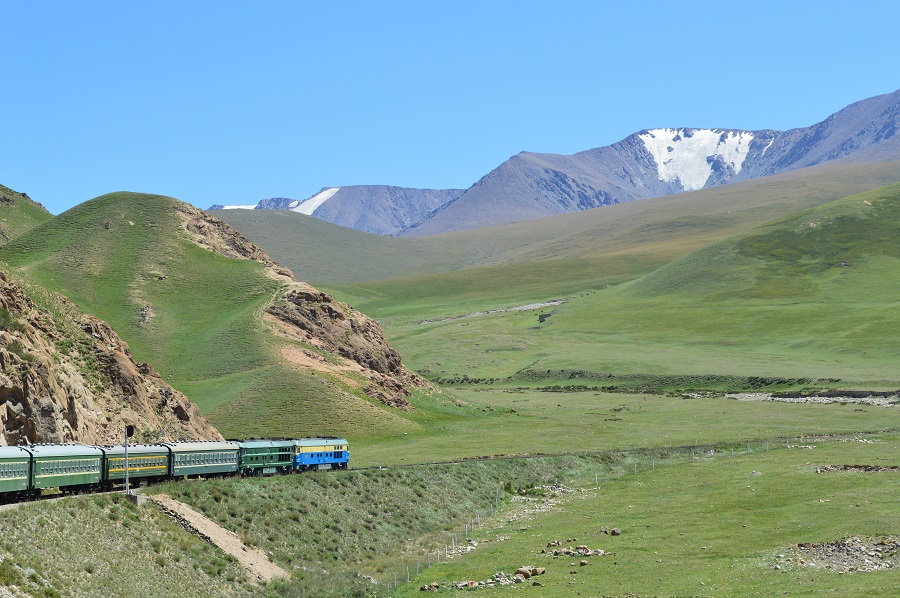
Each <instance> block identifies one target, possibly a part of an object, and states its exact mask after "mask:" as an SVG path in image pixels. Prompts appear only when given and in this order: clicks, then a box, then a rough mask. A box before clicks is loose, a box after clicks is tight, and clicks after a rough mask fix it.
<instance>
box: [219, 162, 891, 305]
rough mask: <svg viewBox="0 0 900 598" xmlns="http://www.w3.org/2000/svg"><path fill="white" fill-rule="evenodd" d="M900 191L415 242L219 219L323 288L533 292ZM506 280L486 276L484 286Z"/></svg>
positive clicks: (781, 191) (884, 167)
mask: <svg viewBox="0 0 900 598" xmlns="http://www.w3.org/2000/svg"><path fill="white" fill-rule="evenodd" d="M898 181H900V165H898V164H897V163H891V164H877V165H866V166H858V165H854V166H852V167H848V166H834V165H827V166H821V167H816V168H809V169H804V170H802V171H798V172H792V173H787V174H783V175H779V176H774V177H768V178H766V179H758V180H754V181H747V182H745V183H739V184H734V185H727V186H724V187H719V188H713V189H706V190H702V191H698V192H694V193H685V194H681V195H676V196H670V197H661V198H656V199H648V200H643V201H638V202H631V203H628V204H622V205H617V206H609V207H604V208H599V209H595V210H587V211H584V212H577V213H574V214H565V215H562V216H555V217H550V218H542V219H540V220H535V221H529V222H521V223H518V224H513V225H507V226H499V227H490V228H484V229H476V230H471V231H464V232H460V233H453V234H447V235H437V236H433V237H425V238H416V239H406V238H391V237H382V236H378V235H370V234H366V233H361V232H358V231H353V230H349V229H345V228H342V227H339V226H335V225H332V224H329V223H327V222H323V221H321V220H318V219H316V218H312V217H309V216H305V215H303V214H297V213H295V212H276V211H271V210H221V211H217V212H215V215H216V216H218V217H220V218H222V219H224V220H226V221H227V222H229V223H230V224H232V225H233V226H234V227H235V228H237V229H238V230H239V231H241V233H242V234H244V235H245V236H246V237H248V238H249V239H251V240H253V241H254V242H255V243H257V244H258V245H260V246H261V247H263V248H264V249H265V250H266V251H267V252H268V253H269V254H270V255H271V256H272V257H273V258H274V259H275V260H276V261H278V262H279V263H281V264H284V265H286V266H288V267H289V268H291V269H292V270H293V271H294V273H295V274H296V275H297V276H298V278H301V279H303V280H307V281H309V282H311V283H312V284H314V285H317V286H321V285H326V284H327V285H332V286H333V285H343V284H358V283H365V282H369V281H379V280H383V279H395V278H408V277H420V276H426V275H431V274H441V273H446V272H451V271H455V270H460V269H463V268H473V267H479V266H480V267H490V266H501V267H502V268H505V267H507V266H509V265H519V266H521V267H522V268H523V270H522V272H521V273H522V274H525V278H524V279H523V280H522V283H523V284H525V285H528V286H532V287H533V286H534V279H535V278H539V279H540V280H542V281H546V282H547V283H548V286H552V285H555V284H558V283H565V282H566V281H568V280H569V275H570V273H571V271H572V270H573V269H589V270H594V271H598V270H602V269H605V268H612V269H617V268H619V265H620V264H621V263H622V261H628V260H630V261H634V262H637V263H638V264H640V266H639V267H638V268H637V269H636V270H635V275H640V274H643V273H646V272H649V271H650V270H648V268H650V269H653V268H656V267H659V266H660V265H662V264H664V263H666V262H668V261H671V260H672V259H674V258H676V257H678V256H680V255H683V254H684V253H687V252H688V251H690V250H692V249H695V248H697V247H699V246H701V245H703V244H705V243H708V242H710V241H713V240H716V239H721V238H724V237H726V236H728V235H731V234H734V233H736V232H739V231H741V230H746V229H747V228H750V227H752V226H755V225H757V224H762V223H763V222H766V221H768V220H772V219H774V218H778V217H780V216H784V215H787V214H790V213H792V212H796V211H798V210H801V209H804V208H809V207H812V206H815V205H820V204H822V203H826V202H828V201H832V200H836V199H839V198H841V197H846V196H848V195H851V194H853V193H858V192H860V191H865V190H869V189H873V188H876V187H879V186H882V185H887V184H890V183H894V182H898ZM609 260H612V261H611V262H609ZM538 262H541V263H542V267H541V268H540V270H539V271H538V270H537V269H535V270H534V272H535V273H538V272H539V276H536V275H534V274H532V275H531V276H527V272H526V270H527V266H528V265H530V264H534V263H538ZM608 263H609V265H608V266H607V264H608ZM502 268H501V270H502ZM558 269H560V270H561V271H560V272H559V274H557V273H556V270H558ZM501 270H488V271H485V272H486V277H489V276H493V275H494V274H495V273H497V272H500V271H501ZM460 276H461V277H462V278H461V279H460V282H459V284H466V283H467V279H466V278H465V277H466V276H467V275H466V274H465V273H460ZM423 284H426V282H423ZM366 286H369V285H366ZM388 286H389V285H379V288H380V289H381V288H387V287H388Z"/></svg>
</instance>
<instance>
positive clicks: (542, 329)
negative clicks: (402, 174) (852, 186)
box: [338, 186, 900, 387]
mask: <svg viewBox="0 0 900 598" xmlns="http://www.w3.org/2000/svg"><path fill="white" fill-rule="evenodd" d="M898 195H900V188H898V187H897V186H889V187H886V188H882V189H878V190H875V191H871V192H868V193H867V194H862V195H857V196H852V197H848V198H846V199H842V200H838V201H836V202H834V203H830V204H826V205H823V206H821V207H818V208H813V209H811V210H806V211H800V212H797V213H795V214H792V215H789V216H783V217H782V218H780V219H776V220H774V221H772V222H770V223H768V224H764V225H762V226H760V227H758V228H755V229H752V230H751V231H749V232H745V233H740V234H737V235H734V236H731V237H728V238H727V239H725V240H722V241H718V242H714V243H711V244H709V245H705V246H703V247H700V248H699V249H696V250H694V251H693V252H688V253H686V255H684V256H683V257H681V258H680V259H676V260H674V261H671V263H669V264H667V265H664V266H663V267H661V268H659V269H658V270H656V271H654V272H652V273H650V274H647V275H646V276H645V277H643V278H639V279H638V276H637V275H638V274H640V269H641V266H642V265H643V266H644V267H646V268H648V269H650V268H652V267H653V264H652V263H651V262H644V263H643V264H642V263H641V262H640V261H638V259H637V257H636V256H635V255H631V256H629V259H632V260H633V261H632V262H631V265H632V266H633V267H632V268H631V269H629V268H628V265H629V262H628V260H627V259H626V258H625V257H624V256H622V255H619V259H620V260H621V262H620V264H621V265H622V267H621V269H620V270H615V269H612V268H610V269H608V270H606V271H605V272H604V273H605V274H607V276H606V277H604V276H603V275H602V274H603V273H598V272H597V271H592V270H589V269H587V270H580V269H578V268H577V267H574V266H572V267H571V269H566V268H561V269H558V270H557V269H555V267H556V266H559V264H558V263H555V262H552V261H543V262H537V261H533V262H530V263H529V264H528V265H527V266H522V267H521V269H519V268H518V267H516V266H512V267H507V268H505V269H504V268H498V269H494V268H470V269H466V270H463V271H460V272H455V273H449V274H444V275H430V276H426V277H419V278H411V279H400V280H386V281H378V282H375V283H367V284H361V285H358V286H353V287H350V286H347V287H340V288H339V289H338V292H339V294H341V295H342V296H343V297H344V298H349V299H352V300H353V301H355V302H356V304H357V305H358V306H359V307H360V308H362V309H365V310H366V311H367V312H368V313H371V314H372V315H373V316H375V317H378V318H380V319H382V323H383V324H384V325H385V327H386V330H387V331H388V332H389V334H390V335H391V337H392V342H393V343H394V344H395V346H396V347H397V348H398V349H399V350H400V351H401V352H402V353H403V354H404V356H405V357H406V358H407V363H409V364H411V366H412V367H414V368H417V369H419V370H421V371H424V372H426V373H427V374H428V375H431V376H432V377H438V378H442V379H448V378H459V377H461V376H463V375H465V376H469V377H470V378H494V377H501V378H502V377H508V376H513V375H516V374H517V372H520V371H522V370H526V371H532V372H533V371H538V370H543V371H546V370H551V371H553V372H560V371H562V370H578V371H583V372H591V373H594V374H596V373H603V374H628V375H633V374H651V373H652V374H664V375H682V374H686V375H692V376H703V375H735V376H746V377H760V376H762V377H769V376H777V377H792V378H793V377H803V378H813V379H818V378H822V379H827V378H841V379H843V380H844V381H845V382H847V383H873V384H875V385H887V386H894V387H896V386H897V385H898V384H900V371H898V366H897V364H898V363H900V359H898V353H897V345H896V341H895V339H896V338H897V336H898V332H900V316H898V314H900V310H898V309H897V299H896V298H897V297H898V296H900V294H898V290H900V289H898V276H900V267H898V266H900V263H898V256H897V249H896V248H897V244H896V242H895V241H893V239H896V238H897V235H898V232H900V231H898V218H897V214H898V212H897V210H898V203H900V200H898ZM866 202H868V203H866ZM869 204H871V205H869ZM603 210H606V208H603V209H601V210H599V211H600V212H602V211H603ZM677 226H678V222H675V223H671V222H670V223H669V230H672V229H674V228H677ZM718 234H721V230H717V231H716V232H715V235H718ZM682 241H684V242H681V243H679V242H678V241H676V242H674V245H673V247H675V249H672V250H671V251H672V253H676V252H677V251H678V250H686V249H687V247H688V246H689V245H690V244H691V243H698V244H699V241H700V237H699V236H698V235H697V234H696V233H691V234H689V235H688V236H687V237H686V238H685V239H682ZM598 244H602V242H598ZM673 257H677V256H673ZM600 259H601V260H602V258H600ZM612 259H613V258H612V256H610V257H609V258H608V259H607V260H606V262H605V263H606V264H607V265H609V264H610V263H612V262H611V261H610V260H612ZM527 268H530V269H531V270H532V272H533V274H532V276H531V278H528V277H527V276H526V274H525V270H526V269H527ZM628 277H632V278H635V279H637V280H634V281H632V282H630V283H627V284H617V283H620V282H624V281H625V280H627V278H628ZM558 278H564V279H565V282H564V283H563V284H559V283H558V282H557V279H558ZM591 280H592V281H593V284H592V285H590V286H589V285H588V283H587V281H591ZM528 291H532V294H530V295H529V294H528ZM552 298H560V299H565V301H566V302H565V303H564V304H563V305H560V306H557V307H552V308H545V309H543V310H530V311H522V312H505V313H494V314H488V315H480V316H473V317H464V318H459V319H453V320H448V321H436V322H435V321H433V320H436V319H439V318H442V317H448V316H464V315H466V314H470V313H473V312H480V311H485V310H488V309H493V308H495V307H497V306H504V307H512V306H514V305H516V303H517V302H518V303H520V304H527V303H531V302H534V301H541V300H546V299H552ZM540 313H544V314H545V315H549V317H548V318H545V320H544V321H543V322H539V321H538V315H539V314H540ZM423 320H432V322H431V323H421V322H422V321H423ZM553 375H554V376H555V375H557V374H553ZM558 375H562V374H558ZM566 375H568V374H566Z"/></svg>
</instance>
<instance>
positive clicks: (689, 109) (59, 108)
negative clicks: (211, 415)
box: [0, 0, 900, 213]
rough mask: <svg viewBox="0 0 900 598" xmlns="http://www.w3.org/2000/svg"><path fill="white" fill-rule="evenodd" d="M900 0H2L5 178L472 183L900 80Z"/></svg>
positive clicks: (216, 187)
mask: <svg viewBox="0 0 900 598" xmlns="http://www.w3.org/2000/svg"><path fill="white" fill-rule="evenodd" d="M898 25H900V2H894V1H891V0H885V1H883V2H871V1H866V0H862V1H860V0H857V1H855V2H852V3H846V2H829V1H819V2H806V1H800V2H792V1H790V0H783V1H780V2H752V3H748V2H741V3H737V2H688V1H682V2H659V3H657V2H651V1H645V2H601V1H599V0H597V1H592V2H566V1H556V2H549V1H542V2H527V1H520V0H519V1H509V2H492V1H489V0H480V1H475V2H469V1H460V0H453V1H446V2H437V1H429V0H420V1H417V2H393V1H381V2H375V1H366V2H362V1H360V2H340V1H333V2H301V1H299V0H296V1H292V2H246V1H240V2H224V1H217V2H201V1H192V2H183V1H180V2H165V1H153V2H121V1H118V2H109V3H107V2H97V1H90V2H61V1H60V2H47V1H27V2H26V1H24V0H22V1H17V0H0V27H2V29H0V30H2V37H0V73H2V78H3V79H2V80H3V85H2V92H0V183H2V184H4V185H6V186H8V187H12V188H13V189H16V190H18V191H24V192H27V193H28V194H29V195H30V196H31V197H32V198H33V199H35V200H37V201H40V202H42V203H44V205H46V206H47V208H48V209H49V210H50V211H51V212H53V213H60V212H62V211H65V210H66V209H68V208H70V207H72V206H73V205H75V204H78V203H81V202H83V201H86V200H88V199H90V198H92V197H95V196H97V195H101V194H103V193H107V192H110V191H118V190H131V191H141V192H147V193H160V194H164V195H171V196H174V197H178V198H180V199H183V200H185V201H188V202H190V203H192V204H194V205H197V206H199V207H203V208H205V207H208V206H209V205H210V204H213V203H224V204H248V203H255V202H256V201H258V200H259V199H263V198H267V197H292V198H297V199H304V198H306V197H309V196H311V195H312V194H314V193H316V192H317V191H318V190H319V189H320V188H322V187H330V186H342V185H354V184H390V185H400V186H410V187H431V188H451V187H455V188H466V187H468V186H470V185H471V184H473V183H474V182H476V181H477V180H478V179H479V178H481V177H482V176H483V175H484V174H486V173H487V172H488V171H490V170H491V169H493V168H494V167H495V166H497V165H498V164H500V163H501V162H502V161H503V160H505V159H506V158H508V157H509V156H511V155H513V154H516V153H518V152H519V151H522V150H529V151H539V152H556V153H566V154H571V153H574V152H577V151H581V150H585V149H589V148H592V147H599V146H602V145H608V144H610V143H614V142H616V141H619V140H620V139H622V138H624V137H626V136H627V135H629V134H631V133H633V132H636V131H638V130H640V129H644V128H651V127H661V126H693V127H729V128H743V129H762V128H772V129H788V128H793V127H800V126H807V125H810V124H813V123H815V122H818V121H820V120H822V119H824V118H825V117H827V116H828V115H829V114H831V113H833V112H835V111H837V110H838V109H840V108H842V107H844V106H845V105H847V104H850V103H852V102H854V101H857V100H861V99H864V98H867V97H871V96H874V95H878V94H882V93H888V92H892V91H894V90H896V89H897V88H898V87H900V76H898V75H900V61H898V59H900V44H898V37H897V31H898V29H897V27H898Z"/></svg>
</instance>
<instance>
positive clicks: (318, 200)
mask: <svg viewBox="0 0 900 598" xmlns="http://www.w3.org/2000/svg"><path fill="white" fill-rule="evenodd" d="M340 190H341V188H340V187H332V188H330V189H325V190H324V191H320V192H319V193H317V194H315V195H313V196H312V197H310V198H309V199H307V200H306V201H304V202H302V203H301V204H300V205H298V206H297V207H295V208H291V211H292V212H300V213H301V214H306V215H307V216H312V213H313V212H315V211H316V210H317V209H318V208H320V207H321V206H322V204H323V203H325V202H326V201H328V200H329V199H331V198H332V197H333V196H334V194H335V193H337V192H338V191H340Z"/></svg>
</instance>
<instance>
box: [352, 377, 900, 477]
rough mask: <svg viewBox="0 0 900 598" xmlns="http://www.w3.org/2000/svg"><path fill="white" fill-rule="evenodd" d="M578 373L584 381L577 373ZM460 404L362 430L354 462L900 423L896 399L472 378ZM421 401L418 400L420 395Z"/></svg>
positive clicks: (739, 438)
mask: <svg viewBox="0 0 900 598" xmlns="http://www.w3.org/2000/svg"><path fill="white" fill-rule="evenodd" d="M582 383H584V382H582ZM448 392H449V393H450V394H452V396H453V397H454V398H455V400H456V401H457V402H458V403H459V404H460V405H465V407H452V406H451V407H447V406H444V407H443V413H440V412H439V408H438V406H434V405H427V404H426V405H425V408H424V409H422V410H421V411H422V413H423V415H422V416H421V417H422V419H421V420H420V425H419V426H418V427H415V428H412V427H411V428H408V429H405V430H403V431H398V432H394V433H388V434H382V435H379V436H373V437H371V438H362V439H360V440H358V441H356V442H354V443H353V446H351V453H350V454H351V464H352V465H354V466H367V465H384V464H396V463H421V462H433V461H444V460H448V459H458V458H467V457H483V456H490V455H521V454H561V453H571V452H581V451H605V450H613V449H615V450H619V449H628V448H632V447H651V448H652V447H656V448H659V447H670V446H686V445H695V444H712V443H717V442H729V443H738V444H739V443H741V442H746V441H756V440H757V439H766V440H770V441H771V442H772V443H773V444H774V443H777V442H778V440H777V439H778V438H785V437H794V436H801V435H805V434H847V433H852V432H857V431H872V430H884V429H893V428H900V406H898V405H893V406H887V407H882V406H872V405H862V404H856V403H843V404H842V403H831V404H823V405H817V404H801V403H785V402H772V401H739V400H735V399H728V398H721V397H713V396H711V397H709V398H698V399H684V398H681V397H680V396H667V395H647V394H634V393H608V392H597V391H575V392H544V391H541V390H538V389H537V388H530V387H523V388H514V387H505V388H504V387H499V388H496V387H493V386H468V387H461V388H454V389H452V390H451V391H448ZM417 403H418V402H417Z"/></svg>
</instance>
